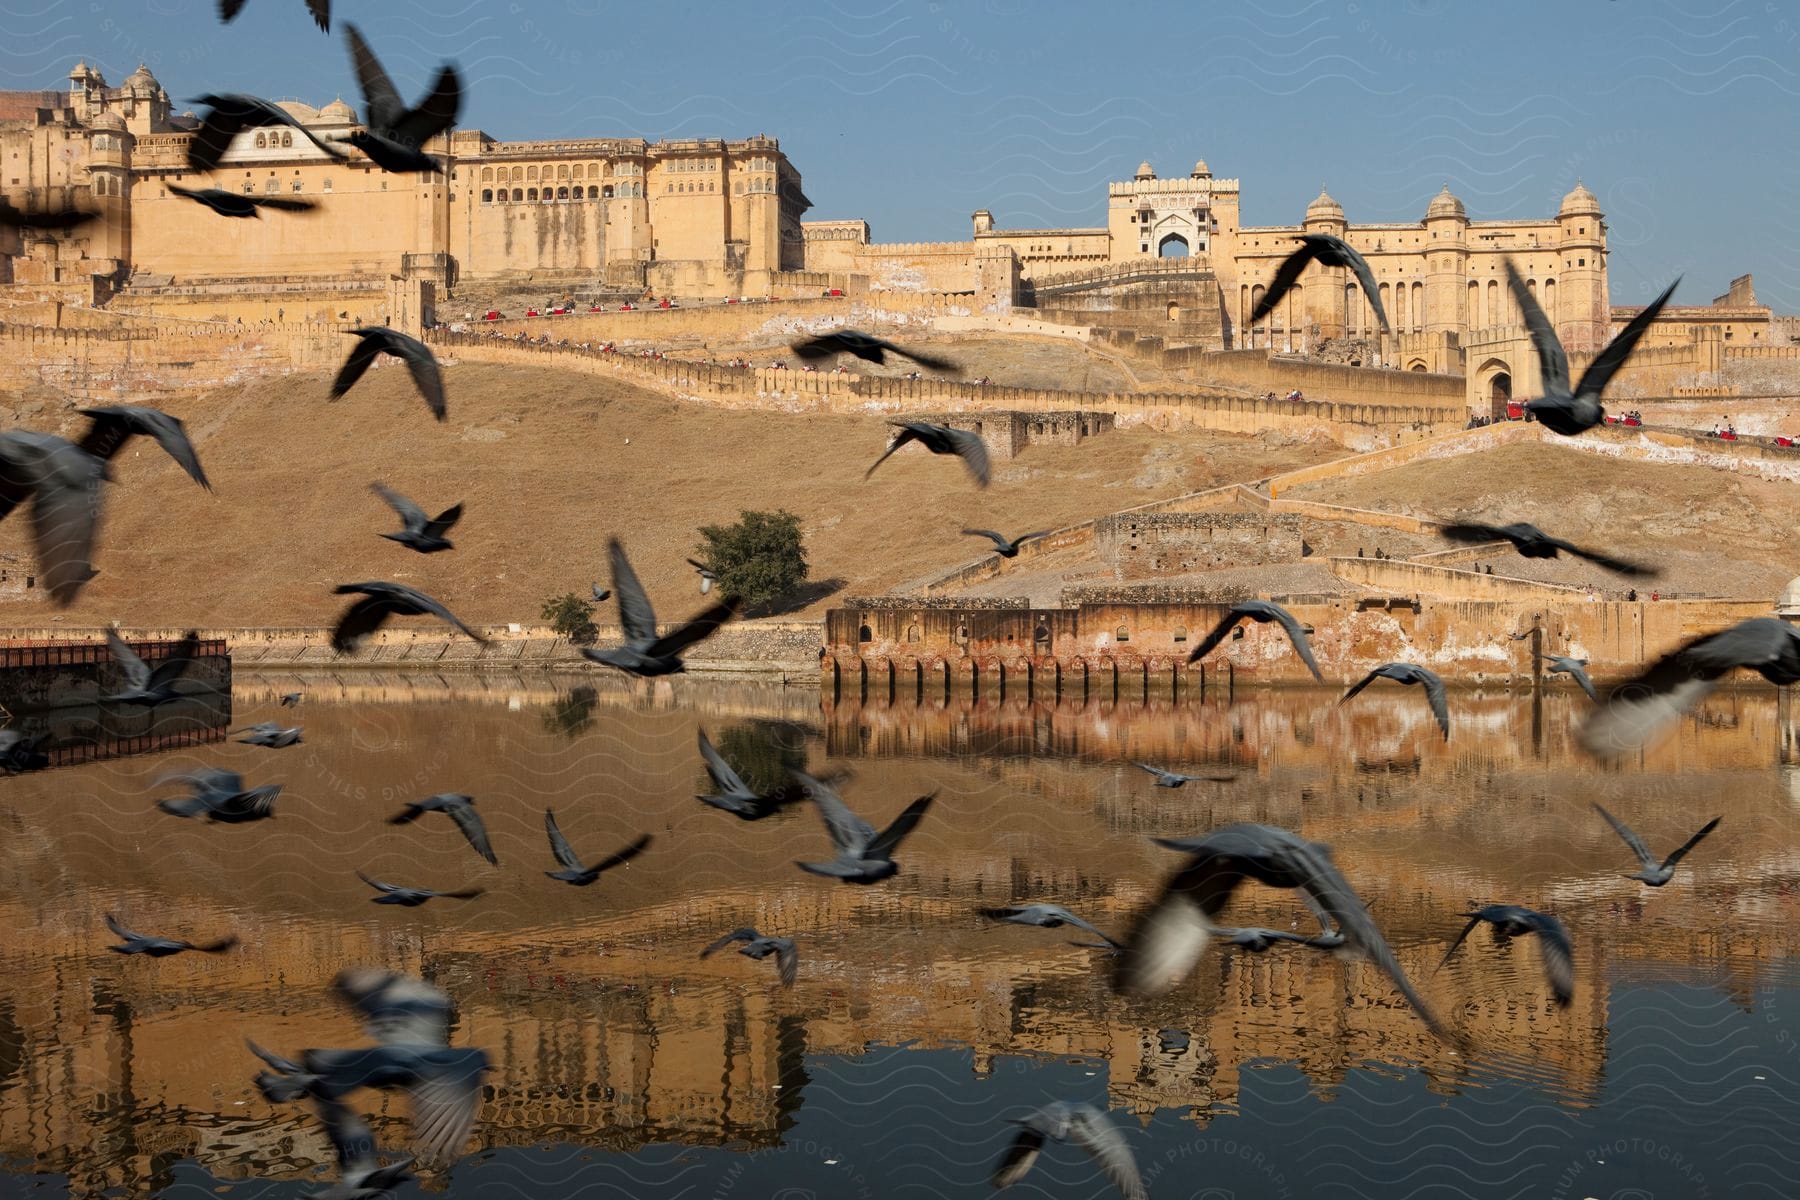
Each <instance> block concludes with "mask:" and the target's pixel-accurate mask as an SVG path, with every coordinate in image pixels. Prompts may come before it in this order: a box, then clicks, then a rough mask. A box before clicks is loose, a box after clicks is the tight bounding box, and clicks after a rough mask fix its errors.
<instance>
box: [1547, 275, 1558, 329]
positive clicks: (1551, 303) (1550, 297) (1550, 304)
mask: <svg viewBox="0 0 1800 1200" xmlns="http://www.w3.org/2000/svg"><path fill="white" fill-rule="evenodd" d="M1544 315H1545V316H1546V317H1549V318H1550V323H1551V324H1552V325H1554V324H1556V280H1554V279H1546V280H1544Z"/></svg>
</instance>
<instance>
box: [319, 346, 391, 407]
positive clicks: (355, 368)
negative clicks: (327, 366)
mask: <svg viewBox="0 0 1800 1200" xmlns="http://www.w3.org/2000/svg"><path fill="white" fill-rule="evenodd" d="M383 349H384V347H383V346H382V344H381V343H380V342H379V341H377V340H376V339H375V338H372V337H365V338H362V339H360V340H359V341H358V342H357V343H356V345H355V346H353V347H351V349H350V355H349V357H347V358H346V359H344V365H343V368H342V369H341V370H339V371H338V374H337V378H336V379H334V380H332V381H331V398H332V399H333V400H336V399H337V398H338V397H340V396H342V395H343V394H344V393H345V392H348V391H349V390H350V389H351V388H353V387H355V386H356V381H357V380H359V379H361V378H362V377H363V375H364V374H365V373H367V371H368V369H369V364H370V363H372V362H374V361H375V358H376V356H377V355H379V354H380V353H381V352H382V350H383Z"/></svg>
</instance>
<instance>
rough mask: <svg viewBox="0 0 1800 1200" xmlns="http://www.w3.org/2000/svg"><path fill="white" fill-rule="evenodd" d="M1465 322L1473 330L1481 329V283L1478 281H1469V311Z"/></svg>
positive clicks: (1464, 318)
mask: <svg viewBox="0 0 1800 1200" xmlns="http://www.w3.org/2000/svg"><path fill="white" fill-rule="evenodd" d="M1463 320H1465V321H1467V322H1468V323H1469V327H1470V328H1471V329H1479V328H1481V283H1480V282H1479V281H1478V280H1474V279H1471V280H1469V311H1468V312H1467V313H1465V314H1463Z"/></svg>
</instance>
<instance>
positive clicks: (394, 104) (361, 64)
mask: <svg viewBox="0 0 1800 1200" xmlns="http://www.w3.org/2000/svg"><path fill="white" fill-rule="evenodd" d="M344 32H345V33H346V34H347V35H348V37H349V39H350V63H351V65H352V66H353V67H355V69H356V82H357V84H358V86H360V87H361V88H362V94H363V110H364V111H365V113H366V114H367V115H368V121H367V122H366V127H365V128H363V129H358V130H356V131H355V132H353V133H351V134H350V136H349V138H348V139H347V140H348V141H349V143H350V144H351V145H352V146H355V147H356V148H357V149H358V150H361V151H362V152H363V153H364V154H366V155H368V156H369V159H370V160H371V161H372V162H374V164H375V165H376V166H378V167H380V168H381V169H382V170H384V171H393V172H403V173H404V172H416V173H424V174H433V175H441V174H443V173H444V168H443V167H441V166H439V165H438V162H437V160H436V159H434V158H432V157H431V156H430V155H428V154H425V153H423V151H422V149H421V147H423V146H424V145H425V143H426V142H428V141H430V140H431V139H432V138H434V137H436V136H437V135H438V134H440V133H445V132H447V131H448V130H449V129H450V127H451V126H452V125H454V124H456V114H457V113H458V112H459V111H460V110H461V108H462V79H461V77H460V76H458V75H457V73H456V68H455V67H454V66H451V65H450V64H448V63H446V64H444V67H443V69H442V70H440V71H439V72H438V77H437V80H436V82H435V83H433V84H432V86H431V91H430V92H429V93H427V94H426V96H425V99H424V100H422V101H420V103H419V107H417V108H408V107H406V102H405V101H404V100H402V99H401V98H400V91H399V89H398V88H396V87H395V86H394V81H393V80H391V79H389V78H388V73H387V72H386V71H385V70H383V69H382V66H381V60H380V59H378V58H376V57H375V52H374V51H373V50H371V49H369V44H368V43H367V42H365V41H364V40H363V36H362V34H361V33H360V32H359V31H358V30H357V28H356V26H354V25H351V24H348V23H346V24H345V26H344Z"/></svg>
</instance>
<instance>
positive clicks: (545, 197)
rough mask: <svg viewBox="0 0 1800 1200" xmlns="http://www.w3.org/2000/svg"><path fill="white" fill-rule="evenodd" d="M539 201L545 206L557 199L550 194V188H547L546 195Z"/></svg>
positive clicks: (540, 197)
mask: <svg viewBox="0 0 1800 1200" xmlns="http://www.w3.org/2000/svg"><path fill="white" fill-rule="evenodd" d="M538 199H539V200H542V201H543V202H544V203H545V204H548V203H550V201H551V200H553V199H555V197H554V196H552V195H551V194H550V189H549V188H545V189H544V194H543V195H541V196H539V197H538Z"/></svg>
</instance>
